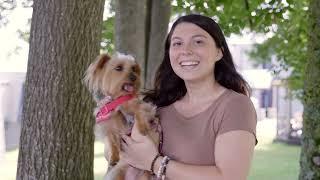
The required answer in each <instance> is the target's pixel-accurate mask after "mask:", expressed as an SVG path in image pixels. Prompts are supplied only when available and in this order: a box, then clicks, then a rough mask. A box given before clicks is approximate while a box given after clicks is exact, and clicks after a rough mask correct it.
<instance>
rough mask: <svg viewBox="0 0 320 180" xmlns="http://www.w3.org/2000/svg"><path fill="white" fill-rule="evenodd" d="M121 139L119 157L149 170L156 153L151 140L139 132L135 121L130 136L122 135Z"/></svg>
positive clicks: (155, 147) (139, 167) (134, 165)
mask: <svg viewBox="0 0 320 180" xmlns="http://www.w3.org/2000/svg"><path fill="white" fill-rule="evenodd" d="M122 139H123V142H122V143H121V146H122V151H121V152H120V156H121V158H122V159H123V160H124V161H126V162H127V163H128V164H130V165H131V166H133V167H136V168H138V169H142V170H150V166H151V163H152V160H153V158H154V157H155V156H156V155H157V154H158V150H157V146H156V145H155V144H154V143H153V141H152V140H151V139H150V138H149V137H147V136H143V135H142V134H141V133H140V132H139V130H138V128H137V125H136V123H135V124H134V126H133V128H132V133H131V137H130V136H127V135H123V136H122Z"/></svg>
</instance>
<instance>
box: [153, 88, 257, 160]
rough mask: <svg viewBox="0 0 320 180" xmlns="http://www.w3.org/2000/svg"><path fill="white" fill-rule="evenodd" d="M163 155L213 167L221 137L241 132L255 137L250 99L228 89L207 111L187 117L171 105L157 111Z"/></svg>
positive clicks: (253, 110) (254, 119)
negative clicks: (216, 145)
mask: <svg viewBox="0 0 320 180" xmlns="http://www.w3.org/2000/svg"><path fill="white" fill-rule="evenodd" d="M158 113H159V116H160V120H161V126H162V130H163V147H162V152H163V154H164V155H167V156H169V157H171V158H172V159H174V160H176V161H178V162H182V163H187V164H194V165H215V157H214V149H215V140H216V137H217V136H219V135H220V134H223V133H226V132H229V131H233V130H244V131H248V132H250V133H253V134H254V135H255V133H256V124H257V116H256V111H255V109H254V106H253V104H252V102H251V101H250V98H249V97H247V96H245V95H242V94H239V93H236V92H234V91H232V90H229V89H227V90H226V91H225V92H223V94H222V95H220V96H219V97H218V98H217V99H216V100H215V101H214V102H213V103H212V104H211V105H210V106H209V107H208V108H207V109H206V110H204V111H202V112H200V113H198V114H196V115H194V116H192V117H189V118H186V117H185V116H183V115H182V114H180V113H179V112H178V111H177V110H176V109H175V107H174V106H173V104H171V105H169V106H166V107H162V108H159V111H158Z"/></svg>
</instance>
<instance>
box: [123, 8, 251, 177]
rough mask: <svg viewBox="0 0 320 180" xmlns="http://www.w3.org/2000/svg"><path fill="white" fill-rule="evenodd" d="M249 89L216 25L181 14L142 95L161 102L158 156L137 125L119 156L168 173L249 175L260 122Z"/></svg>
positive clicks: (168, 175) (204, 18)
mask: <svg viewBox="0 0 320 180" xmlns="http://www.w3.org/2000/svg"><path fill="white" fill-rule="evenodd" d="M249 92H250V90H249V86H248V85H247V83H246V82H245V81H244V80H243V78H242V77H241V76H240V75H239V74H238V73H237V72H236V69H235V67H234V64H233V61H232V57H231V54H230V51H229V49H228V46H227V43H226V40H225V37H224V35H223V33H222V31H221V29H220V27H219V26H218V24H217V23H216V22H215V21H214V20H212V19H211V18H209V17H206V16H202V15H195V14H192V15H186V16H182V17H180V18H179V19H178V20H177V21H176V22H175V23H174V24H173V26H172V28H171V30H170V32H169V34H168V36H167V39H166V43H165V54H164V59H163V62H162V63H161V65H160V67H159V69H158V71H157V74H156V79H155V89H154V90H152V91H150V92H148V93H147V94H146V96H145V100H146V101H151V102H153V103H154V104H156V105H157V106H158V107H159V110H158V112H159V116H160V121H161V126H162V130H163V146H162V149H161V155H158V154H159V152H158V149H157V147H155V146H154V145H153V144H152V142H151V140H149V139H148V138H146V137H145V136H142V135H141V134H139V132H137V131H136V130H135V131H134V132H133V134H132V137H128V136H123V139H124V142H125V143H123V152H122V153H121V156H122V158H124V159H125V160H126V161H127V162H128V163H129V164H130V165H132V166H133V167H136V168H138V169H142V170H148V171H151V170H152V171H153V173H155V174H156V175H158V176H159V177H165V178H166V179H170V180H188V179H190V180H202V179H203V180H205V179H210V180H212V179H214V180H222V179H223V180H245V179H246V178H247V176H248V174H249V169H250V162H251V159H252V156H253V150H254V146H255V143H256V138H255V130H256V122H257V120H256V112H255V110H254V107H253V104H252V103H251V101H250V99H249V97H248V96H249ZM128 174H129V175H128ZM127 175H128V176H132V175H130V172H128V173H127Z"/></svg>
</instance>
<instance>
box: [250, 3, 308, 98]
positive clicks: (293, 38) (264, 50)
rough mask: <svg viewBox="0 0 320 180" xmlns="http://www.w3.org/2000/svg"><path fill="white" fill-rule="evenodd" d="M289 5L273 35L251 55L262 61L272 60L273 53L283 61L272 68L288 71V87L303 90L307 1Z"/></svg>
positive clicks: (256, 47) (305, 58) (297, 90)
mask: <svg viewBox="0 0 320 180" xmlns="http://www.w3.org/2000/svg"><path fill="white" fill-rule="evenodd" d="M288 7H289V9H288V10H287V12H286V13H285V16H284V17H282V18H279V21H278V23H277V24H275V25H274V26H273V27H274V29H272V32H273V33H274V36H272V37H271V38H269V39H267V40H266V41H265V42H264V43H262V44H257V45H256V46H255V49H254V50H253V51H252V52H251V57H253V58H254V59H255V60H256V61H257V62H260V63H270V61H271V59H272V56H276V59H277V60H278V61H279V62H280V63H279V65H276V66H274V68H273V69H274V70H275V71H277V70H283V69H284V70H289V71H290V72H291V75H290V76H289V77H288V79H287V80H288V85H289V88H290V89H292V90H295V91H296V92H301V90H302V89H303V85H304V83H303V80H304V75H305V68H304V67H305V64H306V62H307V57H306V52H307V33H308V30H307V26H308V21H306V19H308V15H307V13H308V11H307V10H308V2H307V1H298V2H295V3H293V4H290V5H289V6H288ZM276 73H277V72H276ZM300 95H301V94H300Z"/></svg>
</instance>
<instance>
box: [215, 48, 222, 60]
mask: <svg viewBox="0 0 320 180" xmlns="http://www.w3.org/2000/svg"><path fill="white" fill-rule="evenodd" d="M222 57H223V53H222V49H221V48H219V49H218V53H217V56H216V61H219V60H220V59H222Z"/></svg>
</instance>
